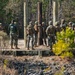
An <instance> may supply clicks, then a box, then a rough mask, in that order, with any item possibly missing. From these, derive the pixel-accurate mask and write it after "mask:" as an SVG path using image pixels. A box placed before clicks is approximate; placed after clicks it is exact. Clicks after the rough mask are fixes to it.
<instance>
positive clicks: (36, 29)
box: [34, 21, 38, 47]
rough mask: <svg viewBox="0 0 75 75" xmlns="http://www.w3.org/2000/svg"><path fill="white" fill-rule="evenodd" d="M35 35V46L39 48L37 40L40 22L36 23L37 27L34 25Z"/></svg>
mask: <svg viewBox="0 0 75 75" xmlns="http://www.w3.org/2000/svg"><path fill="white" fill-rule="evenodd" d="M34 34H35V42H34V45H35V47H36V46H37V40H38V22H37V21H35V25H34Z"/></svg>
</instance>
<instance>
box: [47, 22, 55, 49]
mask: <svg viewBox="0 0 75 75" xmlns="http://www.w3.org/2000/svg"><path fill="white" fill-rule="evenodd" d="M46 34H47V36H48V37H47V38H48V45H49V46H50V49H51V50H52V45H53V44H54V43H55V28H54V26H53V25H52V22H51V21H49V26H48V27H47V29H46Z"/></svg>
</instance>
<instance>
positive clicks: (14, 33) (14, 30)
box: [8, 21, 19, 49]
mask: <svg viewBox="0 0 75 75" xmlns="http://www.w3.org/2000/svg"><path fill="white" fill-rule="evenodd" d="M8 31H9V34H10V42H11V49H13V45H14V46H15V48H16V49H19V48H18V34H19V31H18V26H17V23H16V22H15V21H14V22H12V23H11V24H10V25H9V27H8Z"/></svg>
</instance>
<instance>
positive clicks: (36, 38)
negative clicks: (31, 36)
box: [34, 34, 37, 46]
mask: <svg viewBox="0 0 75 75" xmlns="http://www.w3.org/2000/svg"><path fill="white" fill-rule="evenodd" d="M34 45H35V46H37V34H35V43H34Z"/></svg>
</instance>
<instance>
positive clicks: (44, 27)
mask: <svg viewBox="0 0 75 75" xmlns="http://www.w3.org/2000/svg"><path fill="white" fill-rule="evenodd" d="M46 28H47V26H46V25H45V23H44V22H42V30H43V34H42V35H43V42H44V43H43V44H45V45H47V42H46V38H47V35H46Z"/></svg>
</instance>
